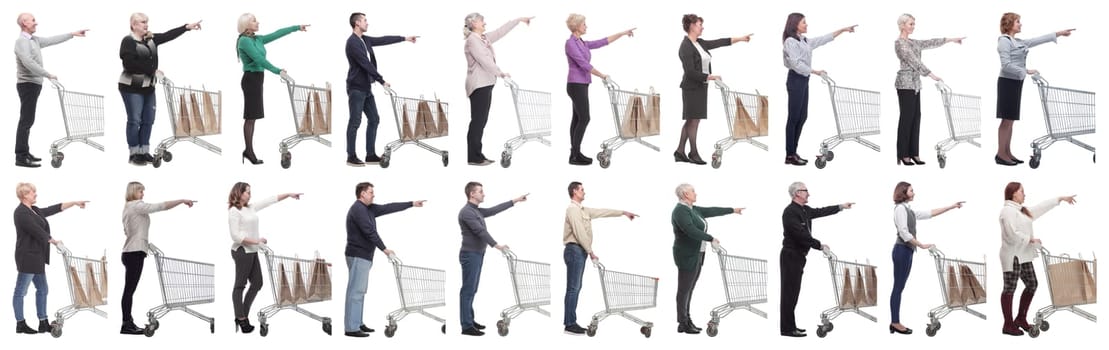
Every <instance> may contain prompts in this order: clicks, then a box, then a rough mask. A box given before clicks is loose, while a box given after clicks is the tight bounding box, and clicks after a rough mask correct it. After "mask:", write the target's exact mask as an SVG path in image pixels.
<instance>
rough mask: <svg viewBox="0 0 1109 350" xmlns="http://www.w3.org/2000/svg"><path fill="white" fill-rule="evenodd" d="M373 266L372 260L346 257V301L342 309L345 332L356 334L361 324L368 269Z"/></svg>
mask: <svg viewBox="0 0 1109 350" xmlns="http://www.w3.org/2000/svg"><path fill="white" fill-rule="evenodd" d="M373 266H374V262H373V260H366V259H362V258H355V257H352V256H348V257H347V274H348V275H347V300H346V304H345V305H346V306H345V307H344V309H343V310H344V311H343V315H344V316H345V317H344V318H343V328H344V331H346V332H357V331H358V330H359V329H360V328H359V326H361V325H362V324H363V322H362V308H363V305H365V302H366V289H367V287H368V286H369V282H370V268H371V267H373Z"/></svg>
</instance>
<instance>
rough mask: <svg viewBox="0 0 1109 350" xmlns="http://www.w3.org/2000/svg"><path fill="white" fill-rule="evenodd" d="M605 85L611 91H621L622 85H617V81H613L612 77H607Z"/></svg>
mask: <svg viewBox="0 0 1109 350" xmlns="http://www.w3.org/2000/svg"><path fill="white" fill-rule="evenodd" d="M604 83H605V88H607V89H609V90H619V89H620V84H617V83H616V80H613V79H612V76H608V77H605V80H604Z"/></svg>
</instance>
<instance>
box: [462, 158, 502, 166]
mask: <svg viewBox="0 0 1109 350" xmlns="http://www.w3.org/2000/svg"><path fill="white" fill-rule="evenodd" d="M493 163H496V162H494V161H492V160H489V159H486V160H479V161H476V162H468V164H470V165H477V166H486V165H489V164H493Z"/></svg>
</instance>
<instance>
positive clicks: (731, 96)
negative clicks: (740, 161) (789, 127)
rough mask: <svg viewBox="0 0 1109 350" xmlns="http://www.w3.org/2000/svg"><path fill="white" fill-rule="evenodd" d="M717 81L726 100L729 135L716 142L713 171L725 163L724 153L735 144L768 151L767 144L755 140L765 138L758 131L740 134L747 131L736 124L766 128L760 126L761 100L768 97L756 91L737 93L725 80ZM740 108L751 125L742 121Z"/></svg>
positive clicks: (726, 120)
mask: <svg viewBox="0 0 1109 350" xmlns="http://www.w3.org/2000/svg"><path fill="white" fill-rule="evenodd" d="M715 81H716V87H717V88H720V95H721V96H722V97H723V98H724V114H725V115H726V116H727V118H725V119H724V121H725V122H727V123H728V133H729V136H728V137H725V138H723V139H720V141H716V151H714V152H713V153H712V167H713V169H719V168H720V164H721V163H722V162H723V161H724V151H727V150H728V149H731V148H732V146H735V144H737V143H740V142H746V143H749V144H751V145H752V146H755V147H758V148H762V150H763V151H766V150H767V149H768V148H767V147H766V144H764V143H762V142H759V141H757V140H755V138H756V137H760V136H763V135H759V134H758V133H757V131H758V130H753V131H755V132H756V134H755V135H752V134H750V133H746V132H740V131H742V130H747V129H746V128H742V127H741V128H742V129H740V128H737V127H736V123H740V124H741V125H750V126H754V127H755V128H757V129H759V128H765V127H766V126H765V125H760V124H759V123H760V121H759V119H758V116H759V112H761V111H760V105H759V99H760V98H762V99H765V98H766V96H763V95H760V94H759V92H758V91H755V94H748V93H742V92H739V91H735V90H732V89H731V88H729V87H728V84H724V81H723V80H715ZM737 102H738V103H739V104H742V106H740V105H737ZM740 107H742V108H743V109H744V111H745V112H746V113H743V114H746V115H747V116H748V117H750V118H749V123H748V121H744V120H743V119H740V116H741V115H743V114H741V113H740V110H739V108H740ZM764 113H765V112H764Z"/></svg>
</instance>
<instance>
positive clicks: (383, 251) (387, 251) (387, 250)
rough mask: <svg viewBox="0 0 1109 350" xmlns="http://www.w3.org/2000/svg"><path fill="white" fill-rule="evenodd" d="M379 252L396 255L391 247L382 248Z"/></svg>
mask: <svg viewBox="0 0 1109 350" xmlns="http://www.w3.org/2000/svg"><path fill="white" fill-rule="evenodd" d="M381 252H382V253H385V255H386V256H395V255H397V253H396V252H394V251H393V250H392V249H386V250H382V251H381Z"/></svg>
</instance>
